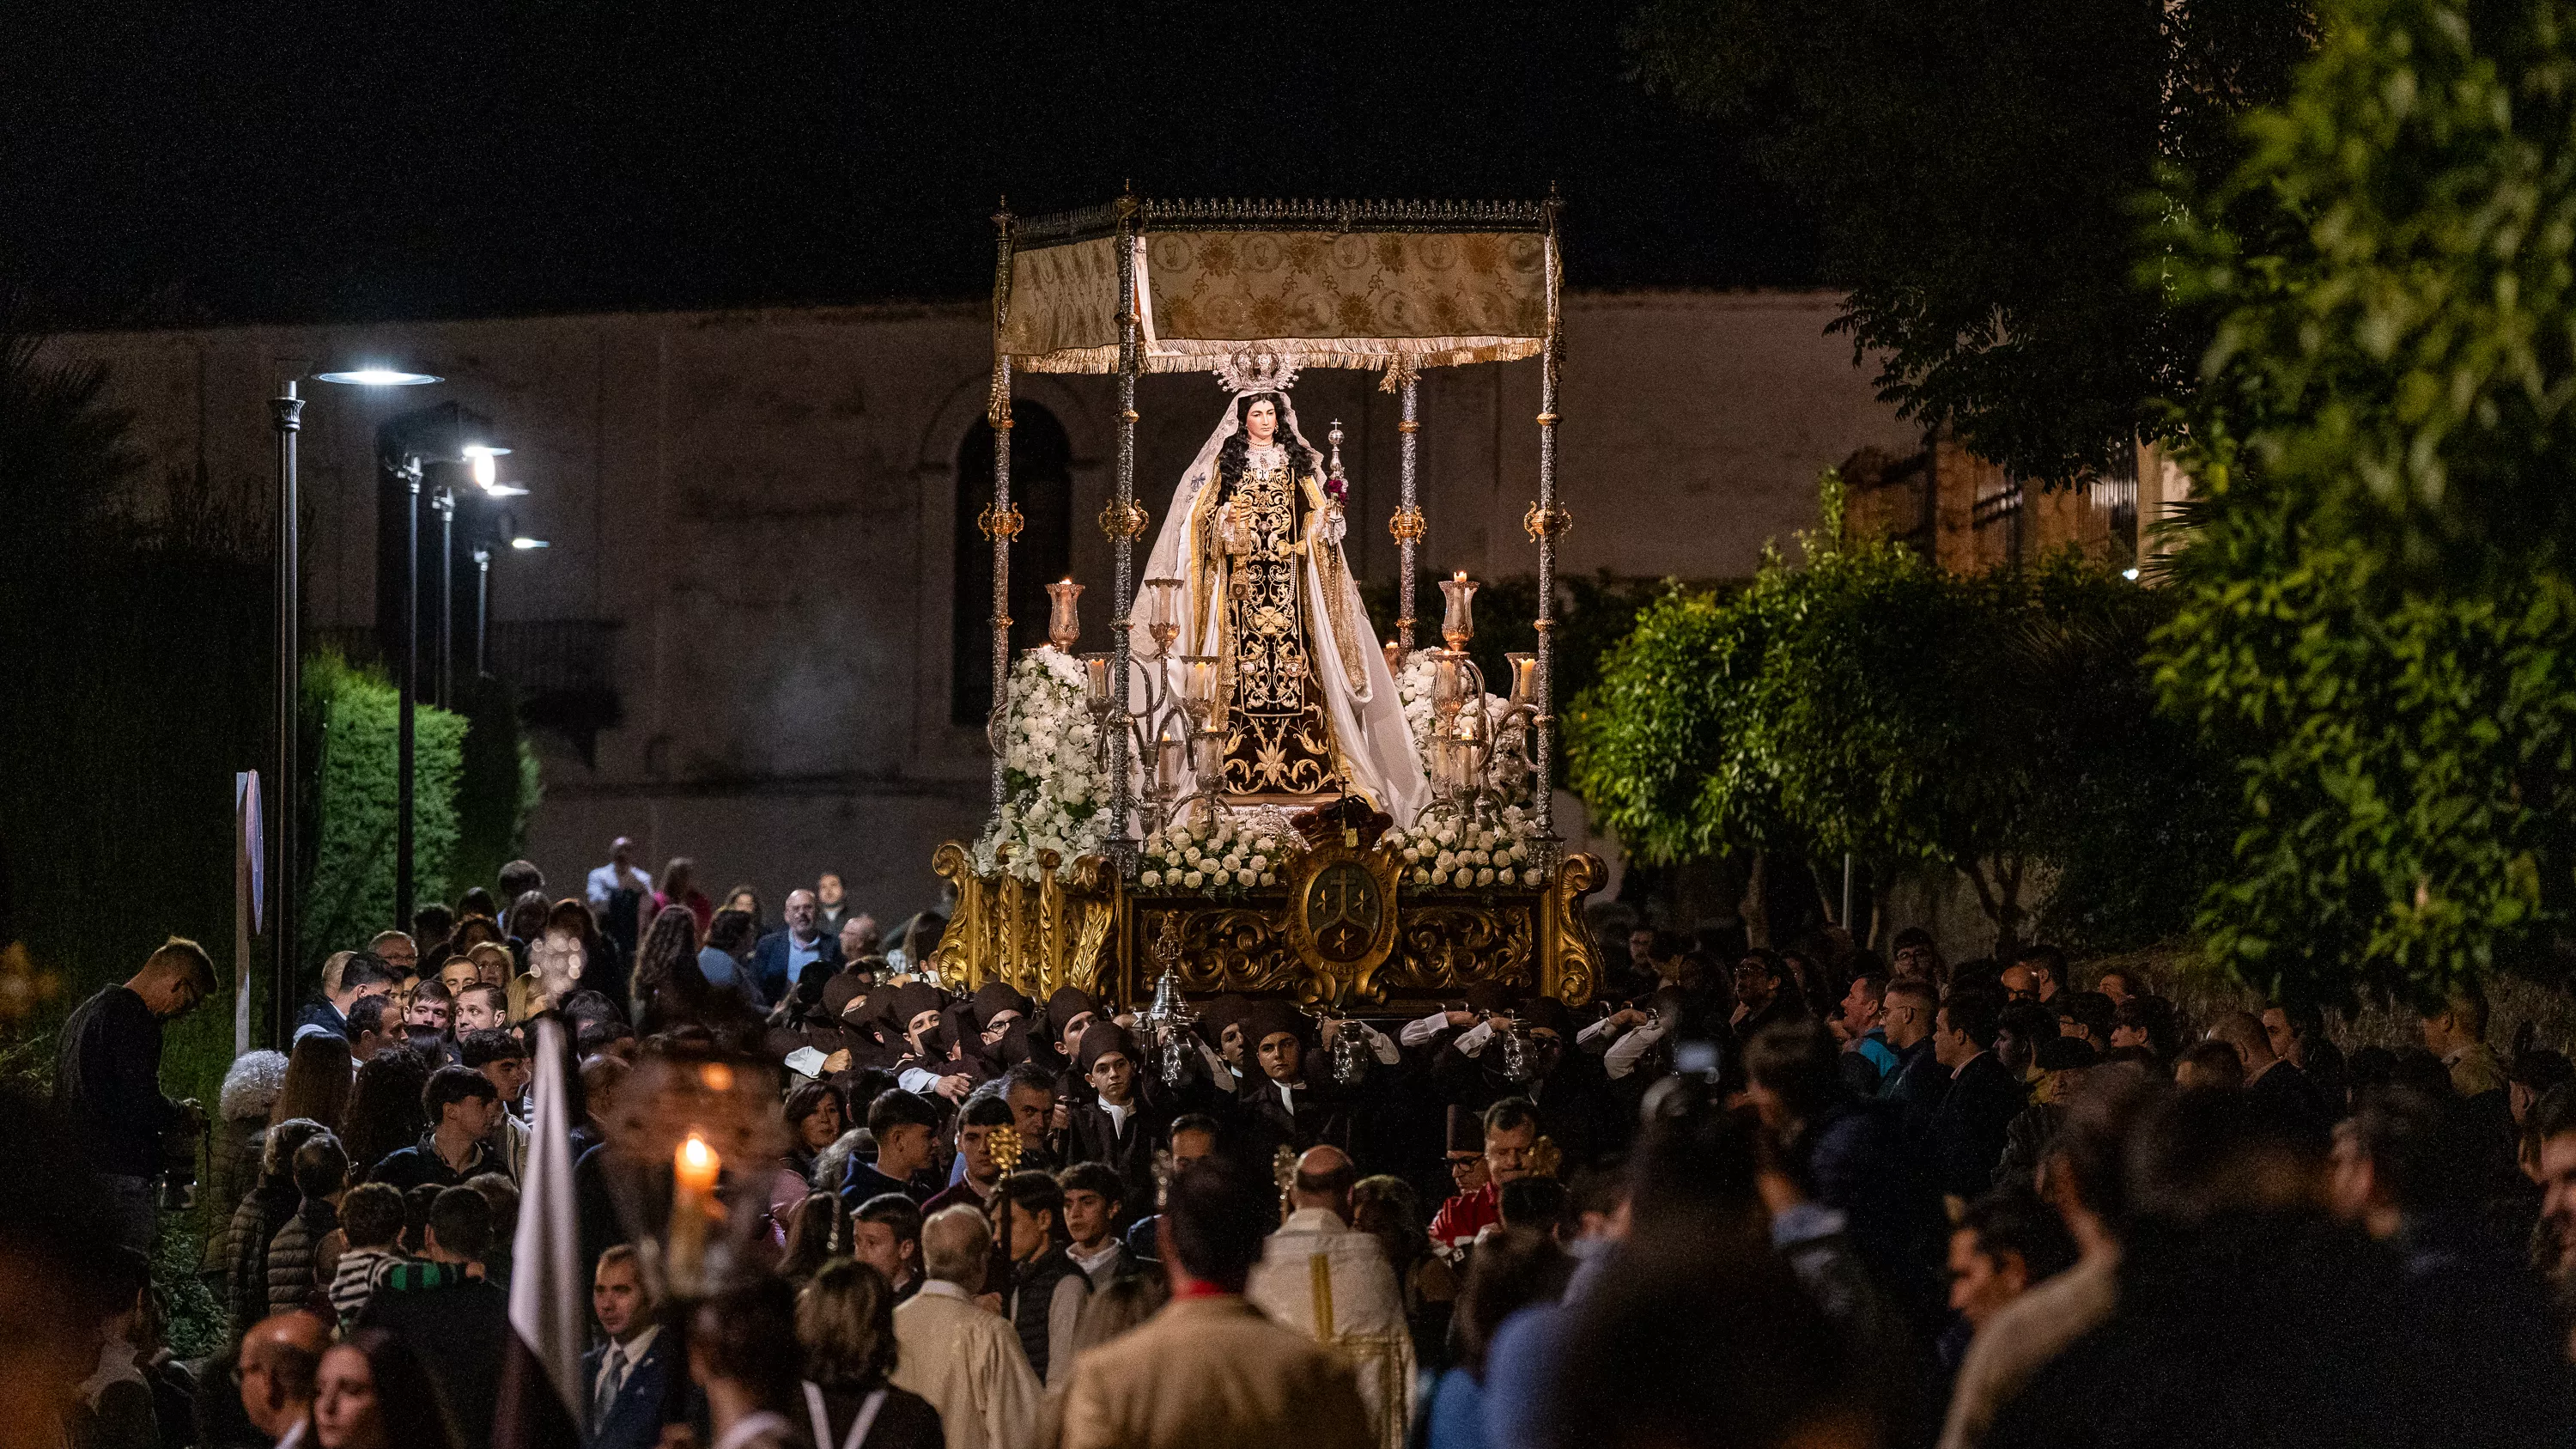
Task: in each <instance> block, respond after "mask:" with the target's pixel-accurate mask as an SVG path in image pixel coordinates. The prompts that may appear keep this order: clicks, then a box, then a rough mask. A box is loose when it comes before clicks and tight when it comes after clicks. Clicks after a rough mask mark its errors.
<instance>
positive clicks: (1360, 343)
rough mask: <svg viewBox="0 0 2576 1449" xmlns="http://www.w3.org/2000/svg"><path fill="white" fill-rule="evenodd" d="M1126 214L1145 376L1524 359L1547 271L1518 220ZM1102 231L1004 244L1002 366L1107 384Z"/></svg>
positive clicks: (1302, 208)
mask: <svg viewBox="0 0 2576 1449" xmlns="http://www.w3.org/2000/svg"><path fill="white" fill-rule="evenodd" d="M1135 207H1136V220H1135V232H1134V235H1133V236H1132V237H1131V238H1130V239H1129V244H1130V245H1131V246H1132V248H1133V255H1134V258H1135V270H1136V283H1137V296H1138V303H1139V306H1138V321H1139V322H1140V323H1141V329H1140V330H1141V333H1142V340H1143V351H1144V356H1143V358H1142V366H1143V368H1144V370H1145V371H1147V372H1191V371H1205V370H1207V369H1209V368H1211V367H1213V366H1214V365H1215V364H1216V363H1218V362H1220V361H1223V360H1224V359H1227V358H1230V357H1236V356H1242V355H1246V354H1265V355H1269V356H1274V357H1277V358H1278V359H1280V360H1281V361H1283V362H1287V363H1290V364H1293V365H1296V366H1300V367H1359V368H1385V367H1389V366H1396V365H1398V359H1404V360H1406V362H1407V363H1409V365H1410V366H1412V367H1417V368H1419V367H1446V366H1453V365H1456V364H1460V363H1468V362H1506V361H1510V360H1512V359H1515V358H1522V357H1533V356H1536V355H1537V354H1538V351H1539V349H1540V347H1541V346H1543V345H1544V343H1545V340H1546V338H1547V330H1548V320H1549V307H1548V300H1549V289H1550V284H1551V280H1552V279H1551V277H1550V275H1549V273H1550V268H1551V264H1552V262H1553V260H1554V258H1553V249H1552V246H1551V242H1550V238H1549V234H1548V229H1547V221H1546V215H1545V212H1544V210H1543V209H1542V208H1541V207H1540V206H1539V205H1536V204H1529V203H1512V202H1498V203H1464V204H1460V203H1335V202H1320V203H1221V204H1215V205H1209V204H1204V203H1164V202H1140V203H1135ZM1115 217H1116V211H1115V208H1114V207H1102V208H1094V209H1093V210H1092V211H1091V212H1077V213H1071V214H1069V215H1068V216H1066V217H1061V218H1049V219H1046V220H1045V221H1042V222H1033V223H1030V224H1028V225H1027V226H1026V227H1024V228H1023V229H1022V232H1021V234H1020V236H1019V237H1018V238H1017V239H1016V241H1015V244H1014V247H1013V250H1012V255H1011V259H1010V273H1009V278H1010V279H1009V292H1008V296H1007V300H1006V311H1005V315H1004V317H1003V321H1002V328H1001V350H1002V351H1003V352H1004V353H1006V354H1008V355H1009V356H1010V358H1011V359H1012V365H1013V366H1015V367H1017V368H1019V369H1021V370H1023V371H1027V372H1115V371H1116V370H1117V368H1118V246H1119V237H1118V233H1117V231H1116V230H1115ZM1104 218H1105V219H1106V220H1107V222H1108V229H1107V234H1105V235H1103V234H1101V231H1102V229H1103V228H1102V226H1101V222H1102V220H1103V219H1104Z"/></svg>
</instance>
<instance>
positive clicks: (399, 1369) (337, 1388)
mask: <svg viewBox="0 0 2576 1449" xmlns="http://www.w3.org/2000/svg"><path fill="white" fill-rule="evenodd" d="M486 1407H488V1406H486ZM308 1433H309V1435H310V1437H311V1438H312V1440H313V1442H315V1443H316V1444H319V1445H321V1446H322V1449H457V1437H456V1423H455V1421H454V1420H453V1419H452V1418H450V1417H449V1416H448V1410H447V1406H446V1405H445V1404H444V1403H442V1402H440V1400H439V1397H438V1390H437V1389H435V1388H433V1387H431V1385H430V1379H429V1369H428V1367H427V1366H426V1365H424V1364H423V1363H422V1362H421V1361H420V1359H419V1357H418V1356H417V1355H415V1354H414V1353H413V1352H412V1351H411V1347H410V1345H408V1344H406V1343H404V1342H403V1341H402V1339H401V1338H399V1337H397V1336H396V1335H394V1334H393V1333H392V1332H390V1331H388V1330H386V1329H382V1328H361V1329H359V1330H358V1331H357V1332H355V1333H353V1334H350V1335H349V1338H348V1341H347V1342H345V1343H342V1344H340V1345H338V1346H337V1347H334V1348H333V1349H331V1350H330V1351H329V1352H327V1353H325V1354H323V1355H322V1368H321V1372H320V1373H319V1374H318V1375H317V1376H316V1378H315V1381H314V1393H313V1422H312V1425H311V1427H310V1429H309V1430H308Z"/></svg>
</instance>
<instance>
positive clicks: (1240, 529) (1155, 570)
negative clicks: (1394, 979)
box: [1136, 369, 1431, 824]
mask: <svg viewBox="0 0 2576 1449" xmlns="http://www.w3.org/2000/svg"><path fill="white" fill-rule="evenodd" d="M1244 371H1245V369H1229V370H1228V372H1227V373H1226V374H1225V375H1226V376H1227V379H1228V381H1229V383H1230V384H1231V385H1233V386H1234V390H1235V397H1234V401H1233V402H1232V403H1231V404H1229V405H1228V406H1227V408H1226V411H1225V415H1224V416H1223V417H1221V418H1219V419H1218V421H1217V426H1216V430H1215V432H1213V433H1212V434H1210V435H1209V438H1208V442H1207V445H1206V446H1205V447H1203V448H1201V449H1200V450H1199V454H1198V457H1197V458H1196V459H1195V460H1194V461H1193V462H1192V463H1191V465H1190V468H1189V470H1188V471H1187V472H1185V473H1183V474H1182V475H1181V482H1180V486H1179V487H1178V488H1177V489H1176V490H1174V492H1173V495H1172V505H1171V507H1170V508H1169V509H1168V510H1167V511H1166V512H1165V513H1164V515H1163V524H1162V529H1161V531H1160V532H1159V533H1158V534H1157V535H1156V537H1155V540H1154V551H1153V553H1152V555H1151V556H1150V559H1149V561H1148V563H1147V566H1146V570H1145V577H1147V578H1149V579H1151V578H1172V579H1179V580H1181V589H1180V591H1179V593H1180V598H1179V601H1178V603H1179V607H1180V609H1181V610H1182V616H1181V620H1180V623H1181V637H1180V639H1179V641H1178V642H1177V643H1176V644H1175V646H1174V652H1175V653H1176V654H1183V655H1199V656H1202V657H1212V658H1215V659H1217V660H1218V661H1219V664H1218V680H1219V688H1220V690H1221V692H1222V694H1223V698H1224V700H1225V705H1226V708H1225V725H1226V731H1227V733H1226V741H1225V750H1224V762H1225V763H1224V770H1225V778H1224V781H1223V784H1222V786H1221V789H1222V792H1223V794H1224V797H1225V798H1226V799H1227V800H1228V801H1229V802H1231V803H1242V804H1256V803H1258V804H1277V805H1282V806H1286V807H1289V808H1292V809H1294V808H1300V807H1304V806H1309V805H1320V804H1327V803H1330V802H1331V801H1333V800H1335V799H1338V798H1340V797H1342V796H1344V795H1357V796H1360V797H1362V798H1364V799H1366V800H1367V801H1368V802H1369V803H1370V804H1372V805H1374V806H1376V807H1377V808H1378V809H1380V810H1384V811H1385V812H1387V813H1388V814H1389V815H1392V816H1394V817H1395V819H1396V820H1397V821H1398V822H1399V823H1407V824H1409V823H1410V822H1411V821H1412V820H1413V818H1414V816H1415V815H1417V814H1418V813H1420V811H1421V809H1422V807H1423V806H1424V805H1425V804H1426V803H1428V802H1429V800H1430V798H1431V787H1430V782H1429V781H1428V779H1426V778H1425V776H1424V775H1423V772H1422V762H1421V759H1420V757H1419V756H1418V755H1417V754H1416V753H1415V751H1414V748H1413V737H1412V734H1411V733H1410V731H1409V730H1408V729H1407V727H1406V725H1405V722H1404V708H1403V706H1402V704H1401V703H1399V702H1398V700H1397V699H1396V694H1395V678H1394V676H1393V675H1392V674H1390V673H1389V672H1388V670H1387V665H1386V656H1385V654H1384V653H1383V651H1381V650H1380V649H1379V647H1378V642H1377V639H1376V637H1375V634H1374V631H1373V630H1372V629H1371V628H1370V626H1369V621H1368V612H1367V610H1366V609H1365V608H1364V607H1363V606H1362V604H1361V602H1360V594H1359V586H1358V585H1357V584H1356V583H1355V582H1353V580H1352V578H1351V571H1350V565H1349V563H1348V561H1347V560H1346V559H1345V557H1344V555H1343V552H1342V540H1343V538H1344V537H1345V535H1346V534H1347V533H1348V524H1347V522H1346V520H1345V519H1344V517H1343V512H1342V500H1341V499H1340V498H1339V497H1338V496H1336V495H1335V493H1334V491H1332V490H1333V489H1334V488H1335V487H1338V486H1339V485H1338V482H1337V481H1336V480H1332V479H1330V478H1329V477H1328V476H1327V474H1326V472H1325V469H1324V460H1323V457H1322V456H1321V455H1320V454H1318V453H1317V452H1316V451H1315V449H1314V448H1312V447H1310V446H1308V445H1307V443H1306V440H1305V438H1304V437H1303V436H1302V435H1301V434H1300V433H1299V432H1298V430H1297V414H1296V410H1295V409H1294V408H1293V407H1291V406H1290V405H1289V402H1288V394H1287V386H1288V383H1289V382H1290V381H1292V380H1293V378H1294V376H1295V374H1294V373H1293V372H1283V371H1277V370H1273V371H1272V372H1271V374H1270V375H1267V376H1256V377H1252V378H1248V379H1247V378H1246V377H1245V376H1244V375H1243V374H1244ZM1136 637H1137V640H1138V647H1139V648H1140V649H1141V650H1144V651H1147V652H1150V651H1151V649H1152V645H1151V643H1150V642H1149V641H1148V640H1147V639H1146V636H1145V634H1144V632H1143V629H1142V626H1141V624H1140V625H1139V626H1138V631H1137V636H1136Z"/></svg>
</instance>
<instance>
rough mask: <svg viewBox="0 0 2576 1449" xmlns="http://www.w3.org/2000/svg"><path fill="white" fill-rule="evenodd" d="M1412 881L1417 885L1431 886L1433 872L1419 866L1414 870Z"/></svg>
mask: <svg viewBox="0 0 2576 1449" xmlns="http://www.w3.org/2000/svg"><path fill="white" fill-rule="evenodd" d="M1410 879H1411V880H1412V881H1413V883H1414V884H1415V885H1418V886H1427V885H1429V884H1431V872H1430V871H1429V870H1427V869H1425V868H1423V867H1421V866H1418V865H1417V866H1415V867H1414V868H1413V874H1412V876H1411V877H1410Z"/></svg>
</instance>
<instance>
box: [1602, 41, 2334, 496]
mask: <svg viewBox="0 0 2576 1449" xmlns="http://www.w3.org/2000/svg"><path fill="white" fill-rule="evenodd" d="M2310 40H2311V28H2310V23H2309V19H2308V6H2307V5H2306V4H2305V3H2303V0H2172V3H2167V4H2138V5H2099V4H2073V5H2047V4H2030V3H2027V0H1877V3H1873V4H1868V5H1850V4H1837V3H1833V0H1647V3H1645V4H1644V5H1643V6H1642V7H1641V8H1640V10H1639V11H1638V13H1637V15H1636V17H1635V19H1634V20H1633V22H1632V23H1631V25H1630V29H1629V41H1630V44H1631V47H1632V49H1633V52H1634V54H1635V55H1636V57H1637V62H1638V70H1639V74H1640V75H1641V77H1642V78H1643V79H1644V80H1645V81H1646V82H1647V83H1648V84H1649V85H1651V86H1654V87H1656V88H1658V89H1661V90H1664V91H1666V92H1668V93H1670V94H1671V95H1673V96H1674V97H1675V98H1676V99H1677V100H1678V101H1680V102H1681V103H1682V104H1683V105H1685V106H1687V107H1689V108H1691V109H1693V110H1696V111H1702V112H1710V113H1717V114H1723V115H1743V116H1746V117H1748V118H1750V119H1751V120H1752V122H1753V123H1754V124H1755V125H1756V126H1757V127H1758V130H1757V131H1756V135H1757V136H1758V138H1759V141H1758V147H1757V152H1756V156H1757V161H1758V163H1759V164H1760V165H1761V166H1762V167H1763V168H1764V169H1765V170H1766V171H1767V172H1768V173H1769V174H1770V175H1771V176H1772V177H1773V178H1774V179H1776V180H1778V181H1779V182H1781V183H1782V184H1784V185H1786V186H1787V187H1788V188H1789V189H1790V190H1791V192H1792V193H1793V194H1794V195H1795V196H1796V197H1797V198H1798V199H1799V200H1800V201H1801V202H1803V203H1804V204H1805V205H1806V206H1808V207H1809V208H1810V209H1811V210H1812V211H1813V212H1814V213H1815V215H1816V216H1817V218H1818V220H1819V222H1820V223H1821V226H1822V231H1823V233H1824V236H1825V245H1826V255H1825V269H1826V273H1827V275H1828V276H1829V277H1830V278H1831V279H1832V280H1833V281H1834V282H1835V283H1836V284H1837V285H1841V286H1845V287H1848V288H1850V289H1851V290H1850V296H1849V299H1848V301H1847V302H1846V304H1845V308H1844V311H1843V314H1842V316H1841V318H1840V319H1839V320H1838V322H1837V323H1836V326H1837V327H1838V328H1839V329H1840V330H1842V331H1844V332H1847V333H1849V334H1850V336H1851V338H1852V342H1853V347H1854V351H1855V354H1856V355H1857V354H1861V353H1876V354H1877V355H1878V356H1879V358H1880V362H1879V369H1880V370H1879V386H1880V393H1881V395H1882V396H1883V397H1885V398H1886V399H1888V400H1889V401H1891V402H1893V403H1895V404H1896V405H1897V407H1898V408H1899V410H1900V411H1901V412H1902V413H1903V414H1904V415H1905V416H1907V417H1909V418H1912V419H1915V420H1917V421H1919V422H1921V423H1922V424H1924V426H1925V427H1926V428H1927V429H1930V428H1940V429H1947V430H1950V431H1953V432H1955V433H1956V434H1957V435H1958V436H1959V438H1960V439H1961V440H1962V441H1964V442H1965V443H1967V445H1968V446H1969V447H1971V448H1973V449H1975V450H1976V451H1977V452H1978V453H1979V454H1981V455H1983V456H1985V457H1987V458H1991V459H1993V460H1995V461H1996V462H1999V463H2001V464H2003V465H2004V466H2005V467H2007V468H2009V469H2011V470H2012V471H2014V472H2015V473H2017V474H2019V475H2021V476H2024V477H2028V478H2034V479H2039V480H2043V481H2048V482H2062V481H2066V480H2070V479H2072V478H2075V477H2077V476H2078V475H2080V474H2082V473H2083V472H2084V471H2086V470H2087V469H2089V468H2094V467H2098V466H2100V465H2101V464H2103V463H2104V462H2105V461H2107V460H2109V459H2111V458H2112V457H2114V456H2115V454H2116V452H2117V450H2118V449H2120V448H2123V447H2125V446H2127V444H2128V442H2129V440H2130V439H2131V438H2133V437H2135V436H2139V435H2142V434H2143V435H2148V436H2153V435H2155V434H2156V433H2158V432H2159V431H2161V430H2162V429H2163V428H2164V427H2165V426H2167V425H2168V423H2169V421H2170V418H2169V415H2168V414H2166V413H2164V412H2163V411H2162V410H2161V409H2160V408H2159V407H2158V405H2157V404H2158V400H2159V399H2161V398H2165V397H2170V396H2179V395H2182V394H2184V393H2186V392H2188V390H2189V385H2190V383H2191V380H2192V376H2193V374H2192V367H2193V364H2194V362H2195V361H2196V360H2197V359H2198V358H2199V356H2200V354H2201V351H2202V349H2203V347H2204V345H2205V344H2206V342H2207V339H2208V335H2209V334H2208V322H2207V319H2206V317H2205V315H2203V314H2200V313H2196V312H2193V311H2191V310H2189V309H2186V308H2182V307H2178V306H2176V305H2175V304H2174V303H2173V302H2172V301H2171V300H2170V299H2168V298H2166V297H2164V296H2162V295H2160V294H2159V293H2157V292H2156V291H2153V290H2147V289H2141V288H2140V287H2138V286H2137V285H2136V284H2135V282H2134V280H2133V274H2134V267H2135V263H2136V257H2137V223H2136V218H2135V216H2134V214H2133V208H2134V206H2135V204H2136V198H2137V197H2138V196H2139V195H2140V194H2141V193H2143V192H2146V191H2148V190H2149V189H2150V188H2151V187H2152V186H2153V184H2154V181H2155V175H2156V167H2157V166H2158V165H2159V163H2165V164H2172V165H2178V166H2180V167H2182V168H2184V169H2186V170H2189V171H2192V172H2196V173H2198V174H2203V175H2214V174H2218V173H2220V172H2223V171H2225V170H2226V169H2228V167H2229V166H2230V165H2231V164H2232V163H2233V161H2234V158H2235V157H2236V156H2237V155H2238V154H2239V153H2238V147H2239V141H2238V139H2237V135H2236V133H2235V130H2234V128H2233V126H2232V125H2231V119H2232V117H2234V116H2235V115H2236V114H2237V113H2238V112H2240V111H2241V110H2242V109H2243V108H2244V107H2246V106H2247V105H2249V104H2253V103H2258V102H2261V101H2265V100H2270V99H2274V98H2277V97H2278V96H2280V95H2281V94H2283V93H2284V92H2285V91H2286V89H2287V83H2288V78H2289V75H2290V72H2291V68H2292V66H2293V65H2295V64H2296V62H2297V61H2298V60H2299V58H2300V57H2302V56H2303V55H2305V54H2306V53H2307V51H2308V49H2309V45H2310Z"/></svg>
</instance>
